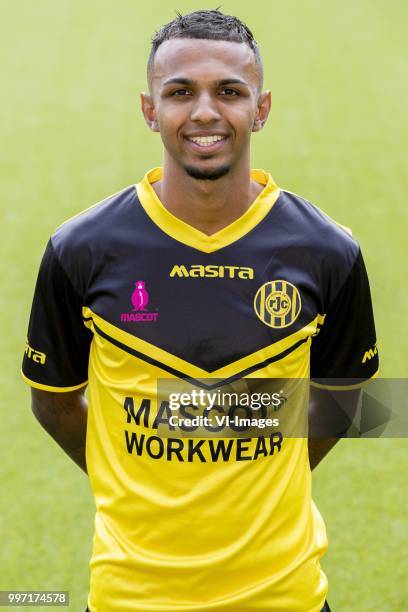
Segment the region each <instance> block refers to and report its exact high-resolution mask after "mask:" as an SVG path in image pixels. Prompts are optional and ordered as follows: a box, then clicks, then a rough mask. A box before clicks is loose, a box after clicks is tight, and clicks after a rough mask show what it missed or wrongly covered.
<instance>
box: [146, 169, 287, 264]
mask: <svg viewBox="0 0 408 612" xmlns="http://www.w3.org/2000/svg"><path fill="white" fill-rule="evenodd" d="M162 176H163V168H161V167H158V168H153V169H152V170H149V172H147V173H146V175H145V176H144V178H143V180H142V181H141V182H140V183H138V184H137V185H136V190H137V195H138V197H139V200H140V203H141V205H142V206H143V208H144V210H145V211H146V213H147V214H148V216H149V217H150V219H151V220H152V221H153V222H154V223H155V224H156V225H158V226H159V227H160V229H161V230H163V231H164V232H165V233H166V234H168V235H169V236H171V237H172V238H174V239H175V240H178V241H179V242H182V243H183V244H185V245H187V246H189V247H192V248H193V249H197V250H198V251H203V252H204V253H212V252H214V251H217V250H218V249H222V248H223V247H226V246H228V245H229V244H232V243H233V242H235V241H236V240H239V239H240V238H242V237H243V236H245V234H247V233H248V232H250V231H251V230H252V229H253V228H254V227H255V226H256V225H257V224H258V223H260V221H262V219H263V218H264V217H265V216H266V215H267V214H268V212H269V211H270V210H271V208H272V206H273V205H274V203H275V202H276V200H277V199H278V196H279V193H280V189H279V187H278V186H277V185H276V184H275V182H274V180H273V178H272V176H271V175H270V174H269V173H267V172H265V171H264V170H251V178H252V179H253V180H255V181H257V182H258V183H261V184H262V185H264V188H263V190H262V191H261V193H260V194H259V196H258V197H257V198H256V199H255V200H254V201H253V202H252V204H251V206H250V207H249V208H248V210H246V211H245V213H244V214H243V215H241V217H239V218H238V219H236V220H235V221H233V222H232V223H230V225H227V226H226V227H224V228H222V229H221V230H219V231H218V232H216V233H215V234H211V236H207V234H204V233H203V232H201V231H200V230H198V229H197V228H195V227H192V226H191V225H189V224H188V223H185V222H184V221H182V220H181V219H179V218H178V217H175V216H174V215H173V214H172V213H171V212H169V211H168V210H167V208H166V207H165V206H164V205H163V204H162V202H161V201H160V200H159V198H158V197H157V194H156V192H155V191H154V189H153V187H152V183H155V182H156V181H159V180H160V179H161V178H162Z"/></svg>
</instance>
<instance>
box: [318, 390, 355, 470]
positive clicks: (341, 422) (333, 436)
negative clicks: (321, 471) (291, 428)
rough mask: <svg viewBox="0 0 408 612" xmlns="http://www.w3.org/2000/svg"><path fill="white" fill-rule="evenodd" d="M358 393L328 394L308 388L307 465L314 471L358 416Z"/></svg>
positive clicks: (338, 392) (352, 391) (328, 392)
mask: <svg viewBox="0 0 408 612" xmlns="http://www.w3.org/2000/svg"><path fill="white" fill-rule="evenodd" d="M359 397H360V389H355V390H348V391H346V390H344V391H329V390H326V389H319V388H316V387H313V386H311V387H310V400H309V440H308V446H309V463H310V469H311V470H313V469H314V468H315V467H316V466H317V465H318V464H319V463H320V461H321V460H322V459H323V458H324V457H325V456H326V455H327V454H328V452H329V451H330V450H331V449H332V448H333V446H334V445H335V444H337V442H338V441H339V440H340V439H341V438H342V437H344V435H345V434H346V433H347V431H348V429H349V428H350V425H351V424H352V422H353V419H354V417H355V415H356V412H357V406H358V402H359Z"/></svg>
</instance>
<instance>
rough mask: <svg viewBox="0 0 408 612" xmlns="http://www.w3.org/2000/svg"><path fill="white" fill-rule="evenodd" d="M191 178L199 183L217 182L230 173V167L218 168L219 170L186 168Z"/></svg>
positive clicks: (195, 167)
mask: <svg viewBox="0 0 408 612" xmlns="http://www.w3.org/2000/svg"><path fill="white" fill-rule="evenodd" d="M184 169H185V171H186V172H187V174H188V175H189V176H191V177H192V178H194V179H197V180H198V181H216V180H217V179H220V178H222V177H223V176H225V175H226V174H228V172H229V171H230V166H226V165H224V166H218V168H198V167H197V166H184Z"/></svg>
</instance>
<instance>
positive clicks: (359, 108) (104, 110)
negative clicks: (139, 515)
mask: <svg viewBox="0 0 408 612" xmlns="http://www.w3.org/2000/svg"><path fill="white" fill-rule="evenodd" d="M1 4H2V11H1V13H2V19H1V25H0V29H1V42H2V47H3V51H2V59H1V63H2V86H3V87H2V89H3V94H2V102H1V104H2V112H1V118H2V121H1V128H0V129H1V143H2V146H1V152H0V156H1V166H2V179H1V227H2V237H1V257H0V269H1V277H2V290H1V294H0V306H1V325H2V334H1V338H2V349H1V372H2V374H3V376H2V383H1V387H0V393H1V403H2V406H1V413H0V414H1V416H0V419H1V432H2V437H1V448H0V466H1V467H0V474H1V482H2V490H1V501H0V541H1V547H0V589H17V588H20V589H49V590H51V589H66V590H69V591H70V593H71V605H70V610H72V611H73V612H81V611H82V610H83V609H84V608H85V605H86V596H87V589H88V578H89V576H88V561H89V557H90V554H91V543H92V530H93V525H92V523H93V501H92V497H91V494H90V490H89V484H88V481H87V478H86V477H85V476H84V475H83V474H82V473H81V472H80V470H79V469H78V468H76V467H75V466H74V464H73V463H71V462H70V460H69V459H68V458H66V457H65V456H64V454H63V453H62V452H61V451H60V450H59V448H58V447H57V446H56V445H55V444H54V442H53V441H52V440H51V438H49V437H48V436H47V434H46V433H45V432H44V431H43V430H42V429H41V428H40V427H39V425H38V424H37V423H36V421H35V419H34V417H33V416H32V414H31V411H30V407H29V400H28V397H29V393H28V389H27V388H26V386H25V385H24V383H23V382H22V381H21V380H20V375H19V369H20V362H21V355H22V351H23V347H24V341H25V333H26V327H27V321H28V315H29V310H30V304H31V298H32V293H33V287H34V282H35V277H36V273H37V269H38V264H39V260H40V257H41V254H42V252H43V249H44V247H45V244H46V242H47V239H48V237H49V235H50V233H51V232H52V231H53V229H54V228H55V227H56V226H57V225H59V224H60V223H61V222H62V221H64V220H65V219H66V218H68V217H70V216H72V215H73V214H75V213H77V212H78V211H80V210H81V209H83V208H86V207H88V206H89V205H90V204H92V203H94V202H96V201H98V200H100V199H102V198H104V197H105V196H106V195H108V194H110V193H113V192H116V191H118V190H119V189H121V188H122V187H124V186H126V185H129V184H131V183H134V182H136V181H137V180H139V179H140V177H141V176H142V175H143V174H144V172H145V170H146V169H148V168H150V167H153V166H155V165H158V164H159V163H160V158H161V146H160V140H159V137H158V136H155V135H153V134H151V133H149V132H148V130H147V128H146V127H145V125H144V122H143V120H142V117H141V114H140V111H139V98H138V96H139V92H140V91H141V90H143V89H145V88H146V84H145V62H146V57H147V53H148V49H149V41H150V36H151V34H152V32H153V31H154V30H155V29H156V28H157V27H158V26H159V25H160V24H161V23H164V22H166V21H169V20H170V19H172V18H173V16H174V9H178V10H180V11H182V12H187V11H189V10H194V9H197V8H214V4H209V3H208V2H202V3H198V2H186V1H179V0H177V2H176V0H174V2H164V1H163V0H158V1H156V2H154V3H153V2H147V1H145V0H140V1H136V0H118V1H117V2H114V3H113V2H107V1H105V0H103V1H101V0H99V1H98V2H96V1H95V0H91V1H89V2H83V1H80V0H53V1H51V0H37V1H36V2H29V1H28V0H19V1H17V2H14V3H9V2H7V3H6V2H4V0H3V1H2V3H1ZM215 4H216V3H215ZM222 9H223V10H224V12H230V13H234V14H237V15H238V16H239V17H241V18H242V19H243V20H244V21H246V22H247V23H248V25H249V26H250V27H251V28H252V29H253V31H254V33H255V35H256V37H257V39H258V40H259V42H260V45H261V50H262V52H263V57H264V63H265V85H266V87H267V88H270V89H271V90H272V93H273V110H272V115H271V117H270V121H269V124H268V125H267V127H266V128H265V130H264V132H263V133H261V134H259V135H255V136H254V164H253V165H254V166H257V167H259V166H260V167H264V168H267V169H268V170H270V171H271V172H272V174H273V176H274V178H275V180H276V181H277V182H278V184H279V185H281V186H282V187H285V188H288V189H290V190H292V191H295V192H298V193H300V194H302V195H304V196H305V197H307V198H309V199H311V200H312V201H314V202H315V203H316V204H317V205H318V206H320V207H321V208H323V209H324V210H325V211H326V212H327V213H328V214H330V215H331V216H333V217H334V218H335V219H336V220H338V221H339V222H340V223H343V224H344V225H347V226H349V227H351V228H352V229H353V232H354V234H355V235H356V236H357V238H358V239H359V241H360V243H361V245H362V249H363V252H364V255H365V259H366V263H367V267H368V271H369V275H370V279H371V285H372V293H373V299H374V306H375V314H376V322H377V328H378V337H379V347H380V351H381V359H382V374H383V376H388V377H404V376H407V372H408V345H407V323H406V312H407V309H408V291H407V288H406V278H407V274H408V269H407V268H408V265H407V260H408V257H407V230H408V223H407V216H408V212H407V206H406V194H407V190H408V185H407V173H406V146H407V135H408V134H407V132H408V129H407V127H408V121H407V113H406V105H407V89H408V85H407V80H406V74H405V71H404V68H405V67H406V46H407V45H406V23H407V19H408V5H407V4H406V3H405V2H402V1H398V0H389V1H388V2H387V1H385V0H376V2H370V1H369V0H359V1H358V2H346V3H342V4H341V3H340V4H339V3H338V2H334V1H332V0H328V1H324V0H309V1H308V2H300V1H298V2H295V1H291V0H289V1H285V2H279V3H278V2H273V1H266V0H258V2H257V3H249V2H244V1H242V0H239V1H235V2H232V1H226V2H224V3H223V6H222ZM407 459H408V444H407V440H397V439H392V440H391V439H389V440H370V441H369V440H364V441H363V440H348V441H343V442H342V443H341V444H340V445H339V446H338V447H337V448H336V449H335V450H334V451H333V452H332V453H331V455H330V456H329V457H328V458H327V459H326V460H325V461H324V463H323V464H322V465H321V466H320V467H319V468H318V469H317V471H316V474H315V478H314V497H315V500H316V502H317V503H318V506H319V508H320V509H321V511H322V513H323V515H324V517H325V520H326V523H327V528H328V533H329V538H330V549H329V552H328V554H327V556H326V557H325V559H324V562H323V565H324V569H325V570H326V572H327V573H328V576H329V582H330V592H329V601H330V604H331V606H332V608H333V610H334V612H371V611H373V612H394V611H396V612H400V611H402V610H407V609H408V607H407V606H408V604H407V601H408V587H407V581H406V575H407V570H408V565H407V554H406V538H407V531H408V530H407V521H406V514H407V513H406V508H407V477H406V471H407V469H406V468H407ZM404 539H405V544H403V542H404ZM14 609H15V608H14ZM305 612H306V611H305Z"/></svg>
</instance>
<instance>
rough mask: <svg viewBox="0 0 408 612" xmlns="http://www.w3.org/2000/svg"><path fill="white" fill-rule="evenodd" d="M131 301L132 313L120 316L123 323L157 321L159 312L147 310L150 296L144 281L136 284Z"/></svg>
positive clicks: (124, 313)
mask: <svg viewBox="0 0 408 612" xmlns="http://www.w3.org/2000/svg"><path fill="white" fill-rule="evenodd" d="M130 299H131V302H132V306H133V309H132V312H122V314H121V315H120V320H121V321H122V323H129V322H130V323H132V322H137V323H140V322H145V323H150V322H152V321H157V317H158V316H159V313H158V312H157V311H155V312H151V311H149V310H148V309H147V306H148V304H149V294H148V292H147V289H146V283H145V282H144V281H142V280H138V281H136V282H135V287H134V289H133V292H132V295H131V297H130Z"/></svg>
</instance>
